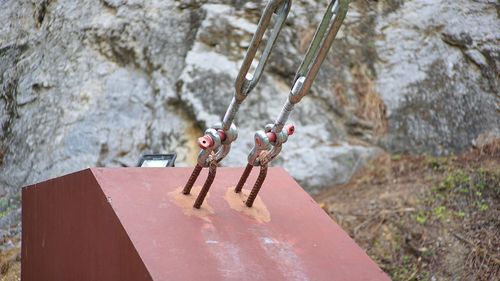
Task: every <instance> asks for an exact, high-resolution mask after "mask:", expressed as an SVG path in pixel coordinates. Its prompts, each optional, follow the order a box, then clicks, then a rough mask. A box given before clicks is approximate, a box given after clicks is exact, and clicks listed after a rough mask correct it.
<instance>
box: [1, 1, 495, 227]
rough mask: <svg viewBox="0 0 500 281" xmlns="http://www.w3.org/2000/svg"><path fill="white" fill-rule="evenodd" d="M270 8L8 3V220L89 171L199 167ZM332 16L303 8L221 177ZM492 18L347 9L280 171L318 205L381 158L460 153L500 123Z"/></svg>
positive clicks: (300, 110) (413, 6)
mask: <svg viewBox="0 0 500 281" xmlns="http://www.w3.org/2000/svg"><path fill="white" fill-rule="evenodd" d="M264 4H265V3H263V2H261V1H248V2H245V1H218V2H215V1H201V2H197V1H145V0H101V1H79V2H75V1H68V0H58V1H50V0H36V1H14V0H4V1H0V10H1V11H2V12H1V13H0V22H2V23H7V24H3V25H1V26H0V84H1V88H0V89H1V93H0V122H1V125H2V126H1V127H2V130H1V131H0V198H1V199H2V200H4V202H7V203H6V204H3V205H0V206H3V207H2V209H0V212H3V211H5V210H15V209H16V208H17V207H18V206H19V199H16V198H18V194H19V193H18V192H19V187H21V186H24V185H28V184H32V183H35V182H38V181H41V180H45V179H48V178H52V177H56V176H60V175H63V174H66V173H69V172H72V171H76V170H80V169H83V168H85V167H89V166H108V167H112V166H133V165H135V163H136V161H137V159H138V158H139V156H140V155H141V154H143V153H148V152H177V153H178V160H177V164H178V166H191V165H193V164H194V163H195V159H196V154H197V152H198V151H197V150H198V149H197V147H196V144H195V140H196V138H197V137H198V136H200V135H201V134H202V132H203V130H204V129H205V128H206V127H207V126H210V125H212V124H213V123H215V122H217V121H219V120H220V118H221V116H222V115H223V113H224V111H225V108H226V107H227V105H228V104H229V102H230V100H231V97H232V95H233V91H234V90H233V85H234V79H235V77H236V74H237V72H238V68H239V65H240V63H241V60H242V58H243V56H244V52H245V50H246V48H247V47H248V44H249V42H250V39H251V37H252V32H253V31H254V30H255V28H256V24H257V22H258V19H259V16H260V12H261V10H262V8H263V7H264ZM323 8H324V3H317V2H315V1H305V0H304V1H296V2H294V4H293V7H292V10H291V12H290V16H289V18H288V19H287V23H286V26H285V28H284V29H283V31H282V35H281V36H280V38H279V41H278V42H277V45H276V49H275V51H274V53H273V54H272V55H271V58H270V61H269V64H268V67H267V68H266V72H265V75H264V77H263V78H262V80H261V83H260V84H259V85H258V86H257V87H256V88H255V90H254V91H253V92H252V93H251V95H250V96H249V97H248V99H247V100H246V101H245V103H244V104H243V105H242V107H241V111H240V114H239V115H238V117H237V119H236V124H237V125H238V127H239V129H240V130H239V139H238V141H237V142H236V143H235V144H234V146H233V149H232V152H231V154H230V155H229V157H228V158H227V159H225V161H224V162H223V165H225V166H241V165H244V164H245V162H246V156H247V153H248V151H249V150H250V148H251V146H252V145H253V143H252V141H253V134H254V132H255V130H259V129H262V128H263V127H264V125H265V124H267V123H270V122H272V121H274V118H276V116H277V115H278V113H279V110H280V109H281V106H282V104H283V103H284V101H285V99H286V95H287V93H288V89H289V86H290V83H291V80H292V79H293V76H294V73H295V69H296V68H297V67H298V66H299V63H300V61H301V59H302V55H303V54H304V53H305V51H306V50H307V46H308V42H309V40H310V39H311V37H312V35H313V32H314V30H315V28H316V25H317V24H318V23H319V21H320V20H321V15H322V11H323V10H322V9H323ZM497 10H498V4H497V3H496V2H494V1H474V2H470V1H451V0H438V1H424V0H413V1H396V0H391V1H369V2H366V1H352V3H351V5H350V10H349V12H348V15H347V18H346V21H345V24H344V26H343V28H342V29H341V31H340V32H339V34H338V36H337V39H336V41H335V43H334V46H333V48H332V50H331V52H330V54H329V56H328V58H327V60H326V61H325V63H324V65H323V67H322V70H321V71H320V73H319V75H318V78H317V81H316V82H315V84H314V85H313V88H312V89H311V92H310V94H309V96H308V97H306V98H304V99H303V101H302V102H301V103H300V104H299V105H298V106H297V107H296V110H295V111H294V112H293V114H292V116H291V120H290V122H292V123H294V124H295V125H296V128H297V132H296V134H295V135H293V136H292V137H291V138H290V139H289V141H288V143H287V144H286V145H285V147H284V150H283V152H282V154H281V155H280V157H279V158H278V159H277V160H276V161H274V162H273V163H272V165H279V166H283V167H285V168H286V169H287V170H288V171H289V172H290V173H291V174H292V175H293V176H294V177H295V178H296V179H297V180H298V181H299V182H300V183H301V184H302V185H303V186H304V188H305V189H307V190H308V191H310V192H311V193H318V192H321V190H323V189H325V188H327V187H329V186H333V185H335V184H340V183H345V182H347V181H349V179H350V177H351V176H352V175H353V174H354V172H355V171H356V170H357V169H359V168H360V167H362V165H363V163H364V162H365V161H366V160H367V159H368V158H370V157H371V156H373V155H376V154H377V153H379V152H380V151H381V150H380V148H379V147H382V148H384V149H386V150H389V151H392V152H398V153H401V152H408V153H433V154H436V155H441V154H449V153H460V152H463V151H465V150H467V149H468V148H469V147H471V145H472V141H473V140H476V139H477V138H478V136H480V135H485V134H487V133H488V132H489V131H492V130H494V129H495V128H498V127H499V126H498V124H500V117H499V108H498V106H499V104H500V103H499V89H498V74H499V68H500V59H499V56H500V51H499V48H500V47H499V45H498V41H499V39H500V31H499V30H500V28H499V27H500V21H499V19H498V13H497ZM13 198H14V200H11V199H13ZM9 213H12V212H9ZM13 216H14V217H16V215H15V214H13ZM3 221H6V220H3ZM9 221H10V219H9ZM3 225H5V224H3Z"/></svg>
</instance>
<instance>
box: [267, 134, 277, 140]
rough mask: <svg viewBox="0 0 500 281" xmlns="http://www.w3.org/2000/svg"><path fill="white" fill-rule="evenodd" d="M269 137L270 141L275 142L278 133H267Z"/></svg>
mask: <svg viewBox="0 0 500 281" xmlns="http://www.w3.org/2000/svg"><path fill="white" fill-rule="evenodd" d="M266 135H267V138H268V139H269V141H270V142H275V141H276V134H275V133H273V132H269V133H266Z"/></svg>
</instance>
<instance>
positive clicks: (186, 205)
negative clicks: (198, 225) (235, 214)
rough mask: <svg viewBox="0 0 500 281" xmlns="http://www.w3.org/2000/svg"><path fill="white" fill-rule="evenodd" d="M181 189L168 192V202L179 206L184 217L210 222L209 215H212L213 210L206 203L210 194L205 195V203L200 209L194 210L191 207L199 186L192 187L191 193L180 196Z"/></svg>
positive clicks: (198, 191) (199, 188)
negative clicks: (193, 217)
mask: <svg viewBox="0 0 500 281" xmlns="http://www.w3.org/2000/svg"><path fill="white" fill-rule="evenodd" d="M182 189H183V188H182V186H180V187H178V188H176V189H175V190H174V191H172V192H169V193H168V196H169V197H170V201H171V202H173V203H175V205H177V206H179V207H180V208H181V209H182V212H183V213H184V214H185V215H187V216H196V217H199V218H201V219H203V220H205V221H210V218H209V215H212V214H214V209H213V208H212V207H211V206H210V204H208V202H207V199H208V197H210V192H209V193H208V194H207V197H206V198H205V202H204V203H203V205H202V206H201V207H200V209H196V208H194V207H193V204H194V201H195V200H196V197H198V194H199V193H200V190H201V186H193V188H192V189H191V193H190V194H187V195H184V194H182Z"/></svg>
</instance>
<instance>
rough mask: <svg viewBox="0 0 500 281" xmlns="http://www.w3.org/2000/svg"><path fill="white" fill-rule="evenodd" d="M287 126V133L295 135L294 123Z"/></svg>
mask: <svg viewBox="0 0 500 281" xmlns="http://www.w3.org/2000/svg"><path fill="white" fill-rule="evenodd" d="M286 127H287V128H286V129H287V133H288V135H289V136H291V135H293V133H295V126H294V125H293V124H289V125H287V126H286Z"/></svg>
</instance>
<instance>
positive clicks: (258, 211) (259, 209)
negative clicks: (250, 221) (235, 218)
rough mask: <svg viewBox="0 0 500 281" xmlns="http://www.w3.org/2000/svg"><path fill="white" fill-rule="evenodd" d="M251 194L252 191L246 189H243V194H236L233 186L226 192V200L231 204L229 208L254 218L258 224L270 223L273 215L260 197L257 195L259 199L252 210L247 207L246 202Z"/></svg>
mask: <svg viewBox="0 0 500 281" xmlns="http://www.w3.org/2000/svg"><path fill="white" fill-rule="evenodd" d="M249 194H250V190H246V189H242V190H241V192H239V193H236V192H234V186H231V187H229V188H228V189H227V190H226V194H225V195H224V199H225V200H226V202H227V203H228V204H229V207H231V209H233V210H235V211H237V212H240V213H243V214H245V215H247V216H249V217H251V218H254V219H255V220H257V221H258V222H261V223H264V222H270V221H271V214H270V213H269V210H268V209H267V207H266V205H265V204H264V201H262V199H261V198H260V196H258V195H257V198H256V199H255V201H254V203H253V206H252V207H251V208H249V207H247V206H246V205H245V201H246V200H247V198H248V195H249Z"/></svg>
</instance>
